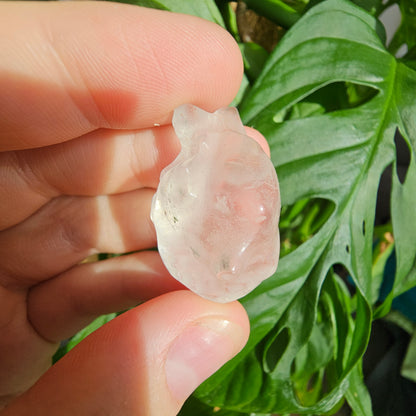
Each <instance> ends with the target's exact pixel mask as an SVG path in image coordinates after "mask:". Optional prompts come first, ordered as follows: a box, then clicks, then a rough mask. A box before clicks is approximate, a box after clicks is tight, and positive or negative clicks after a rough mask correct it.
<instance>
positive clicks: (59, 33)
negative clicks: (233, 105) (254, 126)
mask: <svg viewBox="0 0 416 416" xmlns="http://www.w3.org/2000/svg"><path fill="white" fill-rule="evenodd" d="M0 73H1V74H2V75H1V76H0V90H1V91H2V94H1V96H0V107H1V108H2V115H1V117H0V150H13V149H19V148H31V147H40V146H45V145H50V144H53V143H59V142H62V141H66V140H69V139H72V138H74V137H79V136H81V135H83V134H85V133H87V132H90V131H92V130H95V129H97V128H100V127H104V128H113V129H119V128H120V129H121V128H122V129H139V128H148V127H152V126H153V125H154V124H155V123H159V124H165V123H167V122H169V121H170V118H171V112H172V111H173V109H174V108H176V107H177V106H179V105H180V104H183V103H187V102H192V103H193V104H195V105H198V106H200V107H203V108H204V109H206V110H214V109H216V108H218V107H221V106H224V105H227V104H228V103H229V102H230V101H231V100H232V99H233V97H234V95H235V94H236V92H237V90H238V87H239V85H240V81H241V76H242V60H241V54H240V52H239V49H238V47H237V45H236V44H235V42H234V40H233V39H232V37H231V36H230V35H229V34H228V33H227V32H226V31H225V30H223V29H222V28H220V27H219V26H217V25H215V24H213V23H210V22H208V21H204V20H201V19H198V18H196V17H192V16H186V15H176V14H173V13H168V12H163V11H159V10H152V9H146V8H140V7H135V6H129V5H121V4H113V3H101V2H100V3H95V2H86V3H73V2H59V3H47V4H43V3H42V2H36V3H35V2H34V3H25V2H22V3H20V2H5V3H0Z"/></svg>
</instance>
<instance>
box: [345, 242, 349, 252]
mask: <svg viewBox="0 0 416 416" xmlns="http://www.w3.org/2000/svg"><path fill="white" fill-rule="evenodd" d="M345 251H346V252H347V253H348V254H350V246H349V244H347V245H346V246H345Z"/></svg>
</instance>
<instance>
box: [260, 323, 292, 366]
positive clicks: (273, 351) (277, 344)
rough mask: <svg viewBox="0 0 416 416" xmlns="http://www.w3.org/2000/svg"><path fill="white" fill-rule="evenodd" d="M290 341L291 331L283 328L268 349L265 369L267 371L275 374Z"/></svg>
mask: <svg viewBox="0 0 416 416" xmlns="http://www.w3.org/2000/svg"><path fill="white" fill-rule="evenodd" d="M289 341H290V331H289V329H288V328H283V329H282V330H281V331H280V332H279V334H278V335H277V336H276V337H275V338H274V339H273V340H272V342H271V343H270V344H269V346H268V347H267V349H266V355H265V367H266V371H268V372H273V371H274V369H275V368H276V366H277V364H278V363H279V361H280V359H281V358H282V356H283V354H284V353H285V351H286V349H287V346H288V345H289Z"/></svg>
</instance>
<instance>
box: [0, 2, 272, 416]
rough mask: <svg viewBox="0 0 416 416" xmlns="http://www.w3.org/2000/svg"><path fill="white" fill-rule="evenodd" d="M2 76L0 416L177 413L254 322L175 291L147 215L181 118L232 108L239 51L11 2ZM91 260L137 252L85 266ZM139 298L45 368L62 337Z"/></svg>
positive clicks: (224, 39) (177, 33)
mask: <svg viewBox="0 0 416 416" xmlns="http://www.w3.org/2000/svg"><path fill="white" fill-rule="evenodd" d="M0 68H1V71H0V90H1V94H0V151H1V153H0V259H1V260H0V408H1V407H2V406H4V405H6V404H7V403H10V404H9V406H8V407H6V409H5V410H4V411H3V412H2V415H20V414H31V415H38V414H39V415H45V414H59V415H67V414H68V415H80V416H82V415H91V414H111V415H118V414H120V415H129V414H140V415H144V414H145V415H164V416H169V415H174V414H176V413H177V412H178V410H179V408H180V407H181V405H182V403H183V401H184V400H185V399H186V397H187V396H188V395H189V394H190V393H191V391H192V390H193V389H194V388H195V387H197V385H198V384H199V383H200V382H202V381H203V380H204V379H205V378H207V377H208V376H209V375H210V374H211V373H212V372H214V371H215V370H216V369H218V368H219V367H220V366H221V365H222V364H224V363H225V362H226V361H227V360H228V359H230V358H231V357H232V356H233V355H235V354H236V353H237V352H238V351H239V350H240V349H241V348H242V346H243V345H244V343H245V342H246V339H247V336H248V321H247V317H246V314H245V312H244V310H243V308H242V307H241V305H239V304H238V303H237V302H234V303H230V304H226V305H221V304H215V303H212V302H209V301H206V300H203V299H201V298H199V297H197V296H196V295H194V294H192V293H190V292H189V291H183V290H180V291H177V289H183V287H182V286H181V285H180V284H179V283H178V282H176V281H175V280H174V279H173V278H172V277H171V276H170V275H169V274H168V272H167V271H166V269H165V268H164V267H163V264H162V262H161V260H160V257H159V255H158V254H157V252H155V251H149V250H148V249H149V248H152V247H154V246H155V245H156V237H155V232H154V228H153V226H152V224H151V222H150V219H149V210H150V202H151V198H152V195H153V192H154V190H153V188H155V187H156V186H157V183H158V178H159V174H160V171H161V169H162V168H163V167H164V166H166V165H167V164H168V163H170V162H171V161H172V160H173V159H174V157H175V156H176V154H177V153H178V150H179V144H178V141H177V139H176V137H175V135H174V133H173V129H172V127H171V125H170V120H171V115H172V111H173V109H174V108H176V107H177V106H179V105H180V104H183V103H188V102H189V103H193V104H195V105H197V106H200V107H202V108H204V109H206V110H210V111H212V110H215V109H216V108H218V107H221V106H224V105H227V104H228V103H229V102H230V101H231V99H232V98H233V96H234V95H235V93H236V91H237V89H238V86H239V83H240V80H241V73H242V64H241V58H240V54H239V51H238V47H237V46H236V45H235V44H234V42H233V40H232V39H231V38H230V37H229V35H228V34H227V33H226V32H225V31H223V30H222V29H220V28H219V27H217V26H215V25H213V24H211V23H209V22H206V21H202V20H200V19H197V18H193V17H190V16H182V15H173V14H170V13H166V12H160V11H155V10H149V9H141V8H138V7H134V6H126V5H119V4H111V3H82V4H80V3H78V4H74V3H59V4H58V3H34V2H31V3H19V2H10V3H7V2H5V3H0ZM155 125H160V127H155ZM263 144H264V143H263ZM98 252H120V253H121V252H136V253H135V254H130V255H126V256H122V257H117V258H113V259H110V260H106V261H104V262H99V263H84V264H80V262H81V261H82V260H83V259H85V258H86V257H87V256H89V255H91V254H94V253H98ZM149 299H151V300H149ZM146 300H149V301H148V302H145V303H143V304H141V305H140V306H138V307H136V308H134V309H132V310H130V311H129V312H127V313H125V314H123V315H121V316H120V317H118V318H116V319H114V320H113V321H111V322H110V323H109V324H107V325H105V326H104V327H102V328H100V329H99V330H98V331H96V332H95V333H94V334H92V335H91V336H90V337H88V338H87V339H86V340H84V341H83V342H82V343H81V344H79V346H77V347H76V348H75V349H74V350H72V351H71V352H70V353H69V354H68V355H66V356H65V357H64V358H63V359H61V360H60V361H59V362H58V363H57V364H56V365H54V366H53V367H51V368H50V369H49V370H48V368H49V366H50V361H51V356H52V355H53V353H54V351H55V350H56V348H57V345H58V343H59V341H60V340H61V339H64V338H67V337H69V336H71V335H73V334H74V333H75V332H77V331H78V330H79V329H81V328H82V327H83V326H84V325H85V324H87V323H88V322H90V321H91V320H92V319H94V318H95V317H96V316H99V315H100V314H103V313H108V312H112V311H117V310H123V309H127V308H130V307H132V306H134V305H137V304H138V303H139V302H142V301H146ZM37 380H38V381H37ZM34 383H36V384H34ZM16 397H17V398H16Z"/></svg>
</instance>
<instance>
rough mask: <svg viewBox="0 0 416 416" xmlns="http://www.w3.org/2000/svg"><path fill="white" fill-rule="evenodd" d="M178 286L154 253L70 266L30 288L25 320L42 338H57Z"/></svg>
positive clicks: (54, 340)
mask: <svg viewBox="0 0 416 416" xmlns="http://www.w3.org/2000/svg"><path fill="white" fill-rule="evenodd" d="M179 289H184V286H182V284H181V283H179V282H178V281H177V280H175V279H174V278H173V277H172V276H171V275H170V274H169V273H168V271H167V270H166V268H165V267H164V265H163V263H162V260H161V259H160V256H159V254H158V253H157V252H156V251H145V252H140V253H135V254H130V255H126V256H122V257H114V258H111V259H108V260H105V261H100V262H97V263H85V264H81V265H79V266H75V267H73V268H72V269H70V270H68V271H67V272H65V273H63V274H62V275H59V276H57V277H56V278H54V279H50V280H48V281H46V282H44V283H41V284H39V285H37V286H35V287H34V288H33V289H31V290H30V292H29V295H28V298H27V302H28V319H29V321H30V322H31V324H32V325H33V327H34V328H35V329H36V331H37V333H38V334H40V335H41V336H42V338H44V339H47V340H49V341H51V342H58V341H60V340H62V339H66V338H69V337H71V336H72V335H74V334H75V333H76V332H78V331H79V330H81V329H82V328H84V327H85V326H86V325H87V324H89V323H90V322H91V321H92V320H93V319H95V318H96V317H98V316H100V315H103V314H107V313H111V312H118V311H122V310H127V309H129V308H131V307H133V306H136V305H137V304H139V303H141V302H144V301H147V300H149V299H152V298H155V297H157V296H159V295H162V294H163V293H168V292H171V291H174V290H179Z"/></svg>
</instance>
